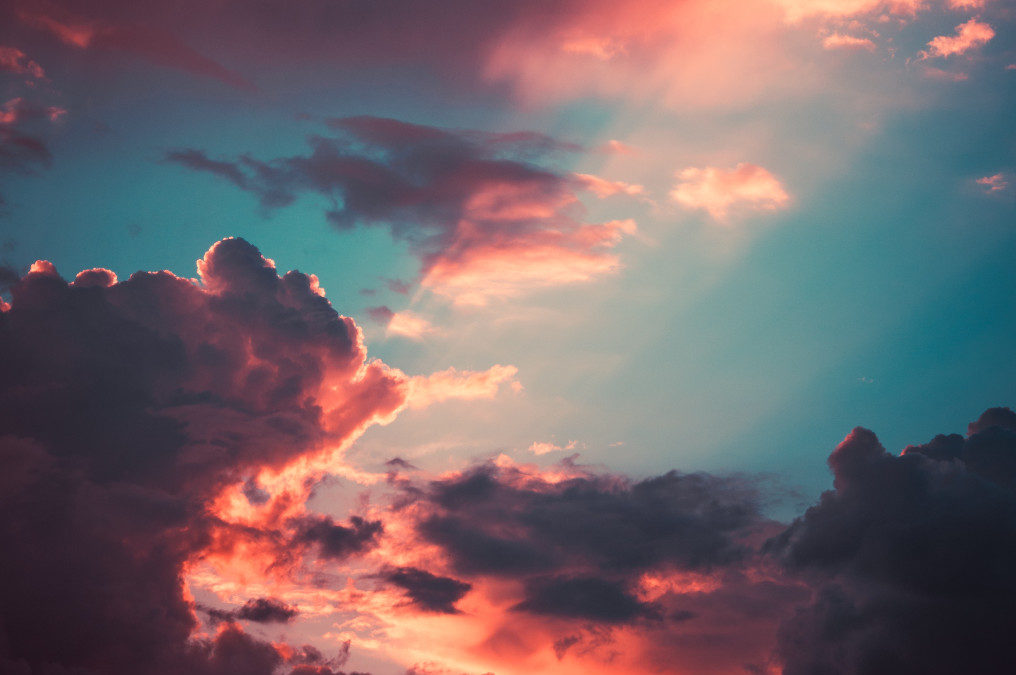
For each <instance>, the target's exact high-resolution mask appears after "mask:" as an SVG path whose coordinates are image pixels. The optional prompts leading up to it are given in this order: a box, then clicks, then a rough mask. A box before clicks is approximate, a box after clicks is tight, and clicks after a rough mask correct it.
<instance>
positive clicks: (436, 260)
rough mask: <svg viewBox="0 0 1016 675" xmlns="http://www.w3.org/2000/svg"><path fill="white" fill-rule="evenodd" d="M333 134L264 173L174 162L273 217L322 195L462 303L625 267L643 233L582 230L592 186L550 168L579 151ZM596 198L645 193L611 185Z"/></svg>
mask: <svg viewBox="0 0 1016 675" xmlns="http://www.w3.org/2000/svg"><path fill="white" fill-rule="evenodd" d="M329 126H330V127H331V128H332V129H334V130H335V131H337V132H339V134H340V135H339V136H338V137H337V138H325V137H321V136H314V137H312V138H311V139H310V144H311V148H312V149H311V152H310V154H309V155H296V156H292V157H284V158H279V159H276V160H271V161H268V162H264V161H260V160H256V159H254V158H251V157H247V156H244V157H241V158H240V159H237V160H218V159H211V158H209V157H207V156H206V155H205V154H204V153H203V152H201V151H198V150H178V151H173V152H170V153H169V154H168V155H167V156H166V159H167V160H169V161H172V162H176V163H179V164H182V165H184V166H186V167H188V168H191V169H194V170H199V171H205V172H209V173H212V174H215V175H218V176H220V177H222V178H223V179H225V180H227V181H229V182H230V183H232V184H233V185H235V186H237V187H239V188H240V189H243V190H247V191H249V192H252V193H253V194H255V195H257V196H258V198H259V199H260V201H261V203H262V205H263V206H264V207H266V208H277V207H280V206H284V205H286V204H289V203H291V202H292V201H293V200H294V199H295V198H296V196H297V195H298V194H301V193H304V192H312V193H317V194H320V195H323V196H325V197H327V198H328V199H329V202H330V203H331V204H332V205H333V206H332V208H330V209H328V210H327V211H326V217H327V218H328V220H329V221H330V222H331V223H332V224H333V225H334V226H335V227H337V228H340V229H345V228H350V227H354V226H366V227H384V228H386V229H387V230H388V231H389V232H390V233H391V234H392V236H393V237H394V238H395V239H397V240H400V241H404V242H406V243H407V244H408V245H409V247H410V249H411V251H412V252H413V253H415V254H416V255H417V256H418V258H419V259H420V262H421V274H420V279H419V283H420V284H421V285H422V286H423V287H424V288H427V289H429V290H431V291H432V292H434V293H437V294H440V295H444V296H447V297H449V298H451V299H453V300H454V301H455V302H456V303H461V304H474V305H482V304H486V303H487V302H489V301H490V300H491V299H501V298H507V297H514V296H517V295H520V294H522V293H525V292H527V291H530V290H533V289H537V288H542V287H546V286H554V285H558V284H567V283H576V282H582V281H588V280H590V279H592V278H594V277H597V276H600V275H603V274H607V273H609V272H611V271H613V270H616V269H618V268H619V267H620V263H619V261H618V259H617V257H616V256H615V255H614V254H613V253H612V252H611V249H613V248H614V247H615V246H616V245H617V244H618V243H619V241H620V240H621V238H622V237H623V236H624V235H625V234H628V233H631V232H633V231H634V230H635V224H634V223H633V222H632V221H627V220H626V221H613V222H607V223H587V222H584V221H583V211H584V210H583V207H582V205H581V203H580V202H579V200H578V196H577V194H576V190H578V189H580V188H586V187H589V186H590V183H589V181H588V180H586V181H584V182H583V181H577V180H576V179H573V178H572V177H571V176H570V175H568V174H564V173H558V172H555V171H554V170H552V169H549V168H547V166H545V164H546V160H549V159H550V158H551V156H553V155H554V154H557V153H567V152H574V151H576V150H578V149H579V148H578V147H577V146H574V145H572V144H569V143H564V142H561V141H558V140H555V139H553V138H550V137H548V136H545V135H542V134H537V133H532V132H516V133H487V132H477V131H452V130H447V129H440V128H436V127H429V126H422V125H416V124H409V123H406V122H401V121H398V120H392V119H383V118H377V117H350V118H342V119H334V120H330V121H329ZM538 162H542V163H538ZM598 180H599V179H598ZM594 189H596V190H597V191H598V192H601V193H602V192H603V191H604V190H607V191H610V190H613V191H626V192H629V193H631V194H633V192H631V191H632V190H636V188H635V187H634V186H628V185H624V184H620V183H609V182H606V181H600V182H597V183H596V187H595V188H594ZM636 192H637V190H636ZM403 324H404V327H406V328H407V330H408V329H409V328H410V327H408V326H405V322H403Z"/></svg>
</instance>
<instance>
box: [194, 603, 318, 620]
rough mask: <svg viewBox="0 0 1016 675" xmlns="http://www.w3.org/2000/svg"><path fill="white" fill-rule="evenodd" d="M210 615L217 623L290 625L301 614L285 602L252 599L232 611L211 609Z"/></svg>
mask: <svg viewBox="0 0 1016 675" xmlns="http://www.w3.org/2000/svg"><path fill="white" fill-rule="evenodd" d="M207 611H208V615H209V616H210V617H211V618H212V619H214V620H217V621H233V620H238V619H239V620H243V621H253V622H255V623H288V622H290V621H292V620H293V618H294V617H296V615H297V614H299V612H298V611H297V610H296V609H295V608H294V607H290V606H289V605H287V604H286V603H284V602H280V601H279V600H275V599H272V598H252V599H250V600H248V601H247V602H245V603H244V604H243V606H241V607H238V608H237V609H234V610H230V611H223V610H219V609H209V610H207Z"/></svg>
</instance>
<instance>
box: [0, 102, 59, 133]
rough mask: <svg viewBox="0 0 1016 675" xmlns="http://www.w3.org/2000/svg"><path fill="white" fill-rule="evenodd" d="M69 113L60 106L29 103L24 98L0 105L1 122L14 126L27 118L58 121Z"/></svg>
mask: <svg viewBox="0 0 1016 675" xmlns="http://www.w3.org/2000/svg"><path fill="white" fill-rule="evenodd" d="M66 114H67V111H66V110H65V109H63V108H61V107H59V106H46V107H37V106H33V105H31V104H30V103H27V102H26V101H25V99H23V98H20V97H18V98H12V99H11V100H9V101H7V102H6V103H4V104H3V105H2V106H0V124H5V125H8V126H13V125H16V124H19V123H21V122H24V121H26V120H32V119H39V118H45V119H48V120H49V121H50V122H56V121H57V120H59V119H60V118H61V117H63V116H64V115H66Z"/></svg>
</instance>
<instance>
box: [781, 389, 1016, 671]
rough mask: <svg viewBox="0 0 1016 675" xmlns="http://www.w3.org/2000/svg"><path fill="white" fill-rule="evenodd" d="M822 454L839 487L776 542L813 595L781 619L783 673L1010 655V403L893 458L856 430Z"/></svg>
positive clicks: (1015, 560) (1005, 662)
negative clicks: (963, 431)
mask: <svg viewBox="0 0 1016 675" xmlns="http://www.w3.org/2000/svg"><path fill="white" fill-rule="evenodd" d="M829 465H830V467H831V468H832V469H833V473H834V476H835V479H834V488H835V489H834V490H833V491H831V492H827V493H826V494H824V495H823V496H822V499H821V500H820V501H819V503H818V504H817V505H815V506H813V507H812V508H810V509H809V510H808V511H807V513H806V514H805V515H804V516H803V517H802V518H800V519H798V520H797V521H796V522H795V523H794V524H793V525H792V526H791V527H790V528H789V529H788V530H787V531H786V532H785V533H784V534H782V535H781V536H780V537H779V538H777V539H776V540H774V542H773V543H772V548H773V550H774V551H776V552H777V553H778V554H779V555H780V556H781V558H782V560H783V561H784V562H785V564H786V565H787V566H788V569H789V570H791V571H792V572H795V573H797V574H800V575H802V577H803V578H804V579H807V580H808V583H809V585H811V587H812V589H813V593H814V599H813V601H812V602H811V603H810V604H808V605H806V606H804V607H802V608H801V609H800V610H798V612H797V614H796V615H795V616H794V617H793V618H792V619H790V620H788V621H787V622H786V623H785V624H784V626H783V627H782V629H781V635H780V641H779V648H778V651H779V655H780V657H781V659H782V661H783V662H784V664H785V667H784V671H783V672H785V673H787V675H796V674H798V673H816V672H843V673H858V672H914V673H916V672H920V673H930V674H936V673H942V674H945V673H955V672H958V671H965V670H971V671H977V672H1005V671H1009V670H1012V669H1013V668H1014V667H1016V656H1014V655H1013V652H1012V650H1011V649H1010V648H1009V639H1008V632H1009V626H1010V625H1011V623H1012V621H1011V609H1010V608H1011V607H1012V605H1013V602H1014V601H1016V582H1014V578H1013V575H1012V572H1011V570H1012V569H1013V567H1014V566H1016V493H1014V491H1013V489H1014V487H1016V415H1014V414H1013V413H1012V411H1011V410H1008V409H1003V408H997V409H992V410H989V411H987V412H986V413H985V414H984V415H982V417H981V419H980V420H978V421H977V422H975V423H974V424H971V426H970V429H969V435H968V436H967V437H963V436H960V435H958V434H953V435H949V436H937V437H935V438H934V439H933V440H932V441H931V442H929V443H928V444H926V445H920V446H910V447H908V448H907V449H906V450H904V452H903V454H902V455H901V456H892V455H890V454H888V453H886V452H885V450H884V449H883V448H882V446H881V444H880V443H879V442H878V439H877V438H876V437H875V435H874V434H873V433H872V432H870V431H868V430H866V429H861V428H858V429H855V430H854V431H853V432H851V433H850V435H848V436H847V438H846V439H845V440H844V441H843V442H842V443H841V444H840V445H839V446H838V447H837V448H836V450H835V452H833V454H832V455H831V456H830V458H829Z"/></svg>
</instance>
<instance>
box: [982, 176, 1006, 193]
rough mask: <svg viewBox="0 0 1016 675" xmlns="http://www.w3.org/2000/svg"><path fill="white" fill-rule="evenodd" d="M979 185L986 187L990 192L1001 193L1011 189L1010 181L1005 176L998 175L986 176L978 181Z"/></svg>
mask: <svg viewBox="0 0 1016 675" xmlns="http://www.w3.org/2000/svg"><path fill="white" fill-rule="evenodd" d="M976 182H977V184H978V185H982V186H984V189H985V190H986V191H988V192H1000V191H1002V190H1005V189H1006V188H1007V187H1009V181H1008V180H1007V179H1006V177H1005V175H1004V174H1001V173H996V174H995V175H993V176H985V177H983V178H978V179H977V181H976Z"/></svg>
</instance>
